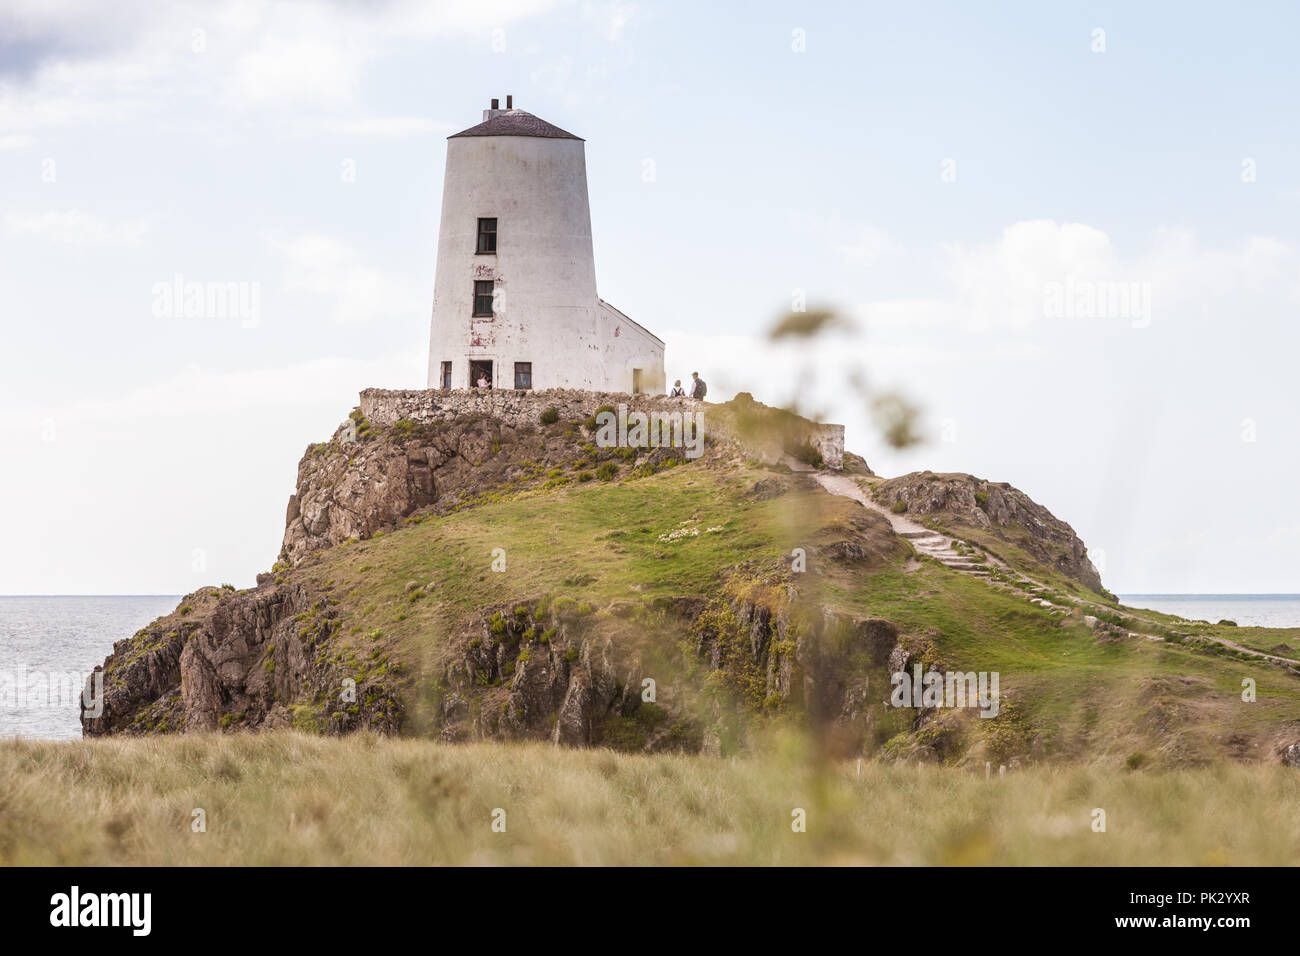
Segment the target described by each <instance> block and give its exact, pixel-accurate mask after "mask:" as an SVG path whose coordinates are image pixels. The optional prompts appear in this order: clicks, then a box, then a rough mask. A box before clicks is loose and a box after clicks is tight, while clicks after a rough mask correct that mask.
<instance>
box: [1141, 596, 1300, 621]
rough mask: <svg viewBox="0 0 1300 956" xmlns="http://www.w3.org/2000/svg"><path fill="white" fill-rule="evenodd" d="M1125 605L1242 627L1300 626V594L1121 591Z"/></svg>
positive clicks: (1188, 618) (1189, 618) (1191, 619)
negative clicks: (1149, 592) (1224, 622)
mask: <svg viewBox="0 0 1300 956" xmlns="http://www.w3.org/2000/svg"><path fill="white" fill-rule="evenodd" d="M1119 600H1120V603H1121V604H1124V605H1127V606H1128V607H1133V608H1146V609H1148V610H1151V611H1160V612H1161V613H1162V614H1176V615H1178V616H1179V617H1182V618H1186V619H1187V620H1189V621H1209V622H1210V623H1211V624H1217V623H1218V622H1219V621H1225V620H1226V621H1234V622H1236V624H1237V625H1238V626H1239V627H1300V594H1121V595H1119Z"/></svg>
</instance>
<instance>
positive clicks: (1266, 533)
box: [0, 0, 1300, 594]
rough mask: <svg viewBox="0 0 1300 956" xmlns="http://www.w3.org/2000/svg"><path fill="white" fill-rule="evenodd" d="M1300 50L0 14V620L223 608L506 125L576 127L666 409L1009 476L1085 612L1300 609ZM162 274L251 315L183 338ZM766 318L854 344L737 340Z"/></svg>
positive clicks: (1182, 25) (377, 3) (988, 36)
mask: <svg viewBox="0 0 1300 956" xmlns="http://www.w3.org/2000/svg"><path fill="white" fill-rule="evenodd" d="M1297 33H1300V7H1297V6H1296V5H1295V4H1291V3H1283V2H1277V3H1257V4H1252V3H1246V4H1238V5H1234V6H1232V7H1231V9H1230V10H1229V8H1228V7H1226V6H1224V5H1223V4H1214V5H1210V4H1203V3H1187V2H1181V3H1174V2H1167V3H1165V2H1147V3H1142V4H1126V5H1119V4H1114V5H1105V4H1087V3H1052V4H1043V3H1034V2H1023V3H1020V2H1006V3H998V4H982V5H972V4H960V3H940V2H924V0H922V2H916V3H907V4H896V3H895V4H883V3H807V2H799V3H793V2H791V3H770V2H756V3H744V4H741V3H731V4H721V3H720V4H708V5H704V4H698V3H653V4H652V3H642V2H624V0H576V2H562V0H505V2H500V3H491V2H484V0H452V2H446V3H437V4H430V3H407V2H396V0H390V2H384V0H373V2H368V3H343V2H336V3H324V2H320V3H308V2H303V3H267V2H253V0H213V2H205V3H187V2H178V3H172V4H160V3H156V2H152V0H115V2H114V3H112V4H103V3H93V2H89V0H87V2H82V3H70V2H64V0H0V331H2V332H3V340H2V341H3V344H2V345H0V402H3V405H2V407H3V409H4V414H3V415H0V454H3V456H4V466H3V467H2V468H0V502H2V504H0V508H2V509H3V510H2V511H0V515H2V517H3V530H4V535H5V546H4V547H3V548H0V593H8V594H24V593H35V594H82V593H108V594H114V593H185V592H188V591H191V590H193V589H194V588H196V587H198V586H200V585H203V584H211V583H224V582H229V583H233V584H236V585H238V586H241V587H242V586H248V585H251V584H252V583H253V580H254V576H255V575H256V573H257V572H258V571H261V570H266V569H267V568H268V567H269V566H270V565H271V563H272V562H273V561H274V560H275V557H276V554H277V552H278V550H279V545H280V539H281V536H282V533H283V527H284V513H285V507H286V504H287V501H288V497H289V495H290V494H291V493H292V492H293V490H294V483H295V476H296V469H297V462H298V460H299V458H300V457H301V455H302V453H303V451H304V450H305V448H306V446H307V445H308V444H310V443H312V442H315V441H321V440H323V439H325V438H327V437H328V436H329V435H330V434H331V433H332V432H333V430H334V428H335V427H336V426H337V425H338V423H339V422H340V421H342V420H343V419H344V418H345V417H346V416H347V414H348V412H349V411H350V410H351V409H352V408H353V407H354V406H355V405H356V403H357V393H358V392H359V391H360V390H361V389H362V388H365V387H371V386H374V387H393V388H399V387H407V388H410V387H423V385H424V384H425V383H424V370H425V362H426V358H427V347H428V331H429V330H428V323H429V314H430V309H431V304H432V297H433V281H434V259H435V249H436V242H437V232H438V212H439V208H440V203H441V186H442V171H443V163H444V161H445V156H446V137H447V136H448V135H449V134H451V133H453V132H456V131H458V130H460V129H464V128H466V127H469V126H472V125H474V124H475V123H477V122H479V120H480V118H481V112H482V110H483V109H484V108H485V107H487V105H488V101H489V100H490V99H491V98H493V97H496V98H502V99H503V98H504V97H505V96H506V95H507V94H512V95H513V96H514V103H515V105H516V106H517V107H519V108H521V109H525V110H528V111H530V112H532V113H535V114H537V115H538V116H540V117H542V118H544V119H546V120H547V121H549V122H551V123H554V124H555V125H557V126H559V127H561V128H563V129H566V130H570V131H573V132H574V133H576V134H577V135H579V136H582V137H584V138H585V139H586V151H587V172H588V181H589V187H590V194H591V209H592V229H593V236H594V243H595V252H596V270H597V282H598V286H599V289H600V294H601V296H602V298H604V299H606V300H608V301H610V302H612V303H613V304H614V305H616V306H617V307H618V308H620V309H621V310H622V311H624V312H625V313H627V314H628V315H630V316H632V317H633V318H634V319H636V320H637V321H638V322H640V323H641V324H643V325H645V326H647V327H648V328H650V329H651V330H653V331H655V332H656V333H657V334H658V335H660V337H662V338H663V339H664V340H665V341H666V343H667V365H668V375H669V379H670V380H671V379H673V378H677V377H680V378H686V377H687V376H688V374H689V372H690V371H693V370H699V371H700V372H701V375H702V376H703V377H704V378H705V379H706V381H708V382H709V397H710V399H712V400H722V399H726V398H729V397H730V396H731V395H732V394H734V393H735V392H737V391H742V390H743V391H749V392H751V393H753V394H754V396H755V397H757V398H758V399H760V400H762V401H766V402H769V403H778V402H779V403H785V402H790V401H797V402H798V404H799V407H801V408H804V409H808V410H810V411H815V412H817V413H818V414H820V415H821V416H823V417H824V418H825V420H830V421H837V422H842V423H844V425H845V426H846V436H847V446H848V448H849V449H850V450H853V451H856V452H858V453H860V454H862V455H863V456H864V457H865V458H866V459H867V461H868V463H869V464H870V465H871V467H872V468H873V469H874V470H875V471H876V472H877V473H879V474H883V475H897V474H902V473H905V472H908V471H913V470H921V469H927V468H928V469H930V470H933V471H963V472H970V473H973V474H975V475H978V476H980V477H982V478H987V479H989V480H993V481H1006V482H1010V483H1011V484H1012V485H1014V486H1016V487H1018V488H1020V489H1022V490H1023V491H1025V492H1026V493H1027V494H1029V495H1030V496H1031V497H1033V498H1034V499H1035V500H1037V501H1039V502H1040V503H1042V504H1043V505H1045V506H1046V507H1048V508H1049V509H1051V511H1052V512H1053V513H1054V514H1056V515H1057V516H1058V517H1060V518H1062V519H1064V520H1065V521H1068V522H1069V523H1070V524H1071V525H1072V526H1073V527H1074V529H1075V530H1076V532H1077V533H1078V534H1079V535H1080V536H1081V537H1082V538H1083V540H1084V541H1085V542H1086V543H1087V545H1088V546H1089V549H1090V553H1091V554H1092V556H1093V559H1094V562H1095V563H1096V564H1097V565H1098V567H1099V569H1100V570H1101V573H1102V577H1103V580H1104V581H1105V583H1106V584H1107V586H1108V587H1109V588H1110V589H1111V590H1113V591H1116V592H1118V593H1151V592H1172V593H1182V592H1213V593H1230V592H1255V593H1259V592H1265V593H1267V592H1286V593H1292V592H1300V575H1298V574H1297V570H1298V567H1297V564H1298V562H1297V559H1296V557H1295V554H1296V551H1295V544H1294V543H1295V542H1296V541H1297V540H1300V507H1298V506H1297V496H1296V494H1295V493H1294V484H1295V482H1294V476H1295V475H1296V474H1297V473H1298V472H1300V443H1298V442H1297V441H1296V433H1297V413H1298V412H1300V386H1298V385H1297V381H1296V373H1295V366H1296V355H1297V347H1298V346H1300V326H1298V324H1297V317H1298V316H1300V130H1298V129H1297V125H1298V124H1300V111H1297V109H1296V101H1297V94H1298V92H1300V58H1297V57H1295V55H1294V50H1293V45H1294V37H1295V36H1296V35H1297ZM177 277H180V279H181V281H183V282H200V283H212V284H216V283H228V282H233V283H238V286H237V288H238V289H239V290H240V292H241V294H242V295H243V296H244V299H243V303H244V305H245V306H246V309H245V311H244V312H243V313H242V315H237V316H235V317H222V316H213V315H210V316H208V317H204V318H186V317H185V315H184V310H183V309H176V308H172V307H170V305H169V303H168V302H167V301H166V289H168V288H170V287H171V285H172V284H173V283H174V282H175V281H177ZM801 302H802V303H806V305H807V307H808V308H820V307H827V308H832V309H835V310H836V311H837V312H838V313H839V314H840V315H841V316H843V317H845V318H846V319H847V320H848V323H849V324H848V325H847V326H846V327H845V329H844V330H843V331H841V332H838V333H836V334H835V335H834V336H833V337H831V338H829V339H825V340H821V341H817V342H814V343H811V344H808V343H805V344H797V345H791V344H789V343H788V342H778V343H773V342H771V341H769V340H768V339H767V337H766V331H767V330H768V329H769V328H770V327H771V325H772V324H773V323H774V322H775V321H776V320H777V319H778V318H779V317H780V316H781V315H783V314H784V313H786V312H788V311H789V310H790V309H791V308H792V307H795V306H797V305H798V304H799V303H801ZM853 375H856V376H861V377H864V378H865V380H866V381H867V382H868V383H869V384H870V385H871V387H872V388H873V389H875V390H877V391H885V390H894V391H897V392H899V393H901V394H903V395H905V396H906V397H907V398H908V400H909V401H911V402H913V403H915V404H916V405H917V406H919V407H920V408H921V410H922V418H921V426H920V427H921V432H922V435H923V437H924V438H925V441H923V442H922V443H921V444H920V445H918V446H916V447H914V448H911V449H908V450H906V451H896V450H892V449H890V448H889V447H888V446H887V445H886V444H885V443H884V441H883V440H882V438H881V436H880V432H879V429H878V428H877V427H876V426H875V424H874V421H873V417H872V413H871V409H870V407H869V405H868V403H866V402H865V401H863V400H862V399H861V397H860V396H859V395H858V393H857V392H856V391H855V390H854V389H852V388H849V387H847V386H846V382H847V381H848V379H849V377H850V376H853Z"/></svg>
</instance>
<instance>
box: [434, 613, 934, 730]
mask: <svg viewBox="0 0 1300 956" xmlns="http://www.w3.org/2000/svg"><path fill="white" fill-rule="evenodd" d="M626 610H627V613H628V617H627V618H626V619H625V620H621V621H620V620H618V619H616V615H617V612H618V609H605V610H604V611H591V612H588V613H586V614H583V613H578V614H576V615H575V614H573V613H571V612H566V611H556V610H555V609H554V608H552V607H551V606H550V605H549V604H547V603H545V602H542V603H534V604H529V605H522V606H518V607H515V608H513V609H512V608H505V607H503V608H498V609H496V610H495V611H493V612H492V613H491V614H489V615H485V616H482V617H479V618H477V619H475V620H474V621H473V622H471V623H470V624H469V625H468V626H467V627H466V628H465V629H464V630H463V631H462V632H461V633H460V634H458V635H457V637H456V638H455V639H454V641H453V646H454V648H455V652H454V654H453V655H452V657H451V659H450V660H449V662H448V663H447V664H446V665H445V668H444V671H443V680H442V686H443V687H444V688H445V691H444V692H443V694H442V696H441V699H440V700H439V702H438V706H437V711H438V715H439V720H438V732H439V734H440V736H441V737H442V738H443V739H445V740H453V741H459V740H467V739H491V738H505V739H544V740H550V741H553V742H555V743H559V744H565V745H568V746H578V747H585V746H593V745H594V746H612V747H616V748H618V749H624V750H627V749H634V750H645V751H656V750H668V749H672V750H686V751H700V750H704V749H712V750H715V751H717V750H718V749H719V748H720V747H721V743H720V740H721V738H722V737H723V736H727V737H729V738H731V739H735V738H736V737H737V735H738V733H739V735H742V736H743V732H744V731H743V725H744V722H745V720H746V718H745V716H744V714H745V712H746V711H747V712H748V713H749V715H750V717H751V718H754V717H756V716H757V715H758V714H759V713H760V712H770V711H773V710H779V709H782V708H787V707H788V708H793V709H794V710H795V711H796V712H802V713H806V715H807V716H808V717H809V718H810V719H811V720H813V721H814V722H815V723H816V724H818V725H820V726H821V727H822V729H823V730H824V731H826V732H827V733H828V734H829V735H831V736H832V737H833V738H834V739H835V740H836V742H837V744H836V745H837V746H842V747H844V748H845V749H846V752H847V751H848V750H852V749H853V748H854V747H857V746H858V745H860V744H861V742H862V740H864V739H865V738H866V736H868V735H869V733H870V731H871V728H872V727H873V725H874V723H875V722H876V720H877V719H878V717H879V711H880V709H881V708H882V707H883V706H884V705H883V703H882V701H881V700H880V699H878V698H881V697H883V696H885V695H884V694H876V695H872V694H869V693H868V687H869V679H870V675H871V674H872V673H873V672H874V675H875V679H877V680H882V679H883V678H884V675H885V673H886V672H885V670H884V669H885V668H886V666H887V665H888V664H889V663H890V662H891V660H893V659H894V658H897V657H899V655H902V658H901V659H903V660H910V659H911V655H910V652H908V651H906V650H905V649H903V647H902V646H901V644H900V641H901V640H902V638H901V636H900V633H899V630H898V628H897V627H895V626H894V625H893V624H892V623H890V622H889V621H885V620H881V619H877V618H856V619H850V618H845V617H842V616H840V615H837V614H831V613H821V614H817V615H813V616H811V617H809V618H807V619H806V620H802V621H801V622H800V623H796V619H797V618H799V617H800V614H799V613H798V612H796V611H793V610H792V606H790V605H782V606H777V607H774V606H770V605H768V604H764V603H756V602H754V601H753V600H750V599H748V598H739V597H735V598H733V597H719V598H718V599H716V600H715V601H713V602H712V603H710V604H707V605H706V604H704V603H703V602H700V601H698V600H694V599H692V600H690V601H685V602H682V603H680V604H678V605H676V608H675V610H677V611H681V612H684V614H685V615H686V616H681V617H677V616H670V617H667V618H663V617H655V618H648V617H646V614H647V613H650V609H648V608H643V607H635V608H628V609H626ZM611 611H613V612H615V613H611ZM656 629H658V630H660V631H663V630H667V631H669V632H671V631H672V630H673V629H678V630H680V631H682V632H684V633H688V634H690V635H692V637H691V643H692V646H693V648H694V656H695V658H696V660H697V662H698V665H697V666H687V667H685V668H684V669H683V667H682V662H681V661H680V660H679V661H675V662H674V661H669V660H665V659H663V658H656V657H655V655H654V651H653V644H654V643H657V644H658V645H659V646H662V645H663V644H664V643H665V642H664V641H663V640H658V641H657V642H652V643H651V644H650V645H648V644H647V643H646V642H644V641H640V640H638V639H637V638H638V636H642V637H643V636H644V635H645V633H646V632H647V630H649V631H654V630H656ZM658 636H659V637H662V636H663V635H662V634H661V635H658ZM883 686H888V681H887V680H883ZM647 694H648V695H649V696H650V699H647V696H646V695H647ZM738 705H739V706H738ZM746 705H748V706H746ZM737 718H739V719H737ZM728 725H733V726H732V732H730V733H727V734H722V733H719V728H720V727H726V726H728ZM736 727H741V728H742V729H741V730H740V731H739V732H737V731H736V729H735V728H736Z"/></svg>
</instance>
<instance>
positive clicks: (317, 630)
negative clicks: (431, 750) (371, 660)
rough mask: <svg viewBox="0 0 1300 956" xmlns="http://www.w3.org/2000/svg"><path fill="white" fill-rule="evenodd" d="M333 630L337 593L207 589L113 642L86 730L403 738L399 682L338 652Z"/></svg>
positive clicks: (280, 588) (286, 588) (300, 589)
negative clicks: (365, 732) (287, 729)
mask: <svg viewBox="0 0 1300 956" xmlns="http://www.w3.org/2000/svg"><path fill="white" fill-rule="evenodd" d="M335 632H336V624H335V621H334V619H333V615H332V613H331V611H330V609H329V601H328V595H325V594H317V593H312V592H310V591H308V590H307V589H306V588H304V587H302V586H297V585H290V586H281V585H276V584H271V583H266V584H263V585H262V586H260V587H258V588H255V589H253V590H249V591H240V592H237V593H236V592H233V591H229V590H226V589H223V588H203V589H201V590H199V591H196V592H194V593H193V594H189V595H187V596H186V597H185V598H184V600H182V602H181V604H180V605H179V606H178V607H177V609H176V610H175V611H173V612H172V613H171V614H170V615H167V616H166V617H162V618H159V619H158V620H156V621H154V622H153V623H152V624H151V625H149V627H147V628H145V629H144V630H142V631H140V632H138V633H137V634H136V635H135V636H134V637H131V638H128V639H126V640H123V641H118V642H117V643H116V644H114V645H113V653H112V654H111V655H110V656H109V658H108V659H107V660H106V661H105V662H104V675H105V681H104V702H103V710H102V713H101V714H100V715H99V716H97V717H91V716H89V714H87V713H85V710H84V707H83V715H82V729H83V733H84V734H85V735H86V736H92V737H93V736H101V735H107V734H119V733H120V734H146V733H167V732H178V731H185V730H213V729H217V728H223V729H224V728H227V727H254V728H258V729H271V728H274V727H282V726H296V727H299V728H300V729H307V730H316V731H322V732H332V733H344V732H348V731H352V730H357V729H361V728H370V729H374V730H379V731H385V732H391V731H395V730H397V728H398V726H399V723H400V710H401V708H400V706H399V704H398V702H397V700H396V696H395V689H394V685H393V682H392V681H391V680H388V679H384V677H387V674H385V675H383V677H381V676H379V675H375V674H372V673H371V670H370V669H369V668H367V667H365V666H358V663H357V662H356V661H355V660H350V659H348V658H347V657H346V656H344V655H342V654H339V653H337V652H336V648H335V647H334V641H333V638H334V637H335ZM349 682H351V683H349Z"/></svg>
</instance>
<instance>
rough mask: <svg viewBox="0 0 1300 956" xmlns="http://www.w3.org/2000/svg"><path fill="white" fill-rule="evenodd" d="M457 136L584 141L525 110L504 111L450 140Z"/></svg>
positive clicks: (451, 137) (464, 130)
mask: <svg viewBox="0 0 1300 956" xmlns="http://www.w3.org/2000/svg"><path fill="white" fill-rule="evenodd" d="M457 136H538V137H541V138H543V139H578V140H580V139H582V137H581V136H574V135H573V134H572V133H568V132H565V131H564V130H562V129H560V128H559V127H558V126H552V125H551V124H550V123H548V122H546V120H544V119H538V118H537V117H536V116H534V115H533V114H532V113H525V112H524V111H523V110H502V111H501V112H499V113H498V114H497V115H496V116H494V117H492V118H491V119H489V120H484V121H483V122H482V123H479V124H478V125H477V126H471V127H470V128H469V129H463V130H461V131H460V132H459V133H453V134H452V135H450V136H448V137H447V138H448V139H455V138H456V137H457Z"/></svg>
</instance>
